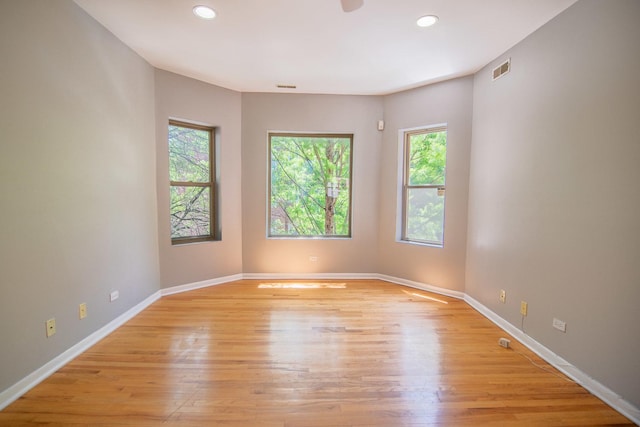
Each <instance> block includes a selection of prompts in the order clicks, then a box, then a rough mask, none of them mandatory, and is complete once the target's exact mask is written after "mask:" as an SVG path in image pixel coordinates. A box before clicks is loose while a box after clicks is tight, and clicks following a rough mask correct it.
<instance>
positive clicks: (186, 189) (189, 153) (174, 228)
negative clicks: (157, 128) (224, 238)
mask: <svg viewBox="0 0 640 427" xmlns="http://www.w3.org/2000/svg"><path fill="white" fill-rule="evenodd" d="M213 135H214V132H213V128H211V127H206V126H199V125H194V124H190V123H182V122H177V121H173V120H171V121H169V180H170V199H171V212H170V213H171V242H172V243H174V244H177V243H190V242H198V241H204V240H214V238H215V237H216V236H215V218H214V214H213V213H214V208H213V200H215V197H214V194H213V192H214V182H213V180H214V176H215V173H214V170H213V169H214V164H215V163H214V159H213V151H214V150H213V147H214V140H213Z"/></svg>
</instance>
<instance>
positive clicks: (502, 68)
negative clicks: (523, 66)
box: [493, 58, 511, 80]
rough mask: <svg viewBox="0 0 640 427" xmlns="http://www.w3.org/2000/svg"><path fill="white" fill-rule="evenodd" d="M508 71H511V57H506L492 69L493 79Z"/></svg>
mask: <svg viewBox="0 0 640 427" xmlns="http://www.w3.org/2000/svg"><path fill="white" fill-rule="evenodd" d="M509 71H511V58H509V59H507V60H506V61H504V62H503V63H502V64H500V65H498V66H497V67H496V68H494V69H493V80H497V79H499V78H500V77H502V76H504V75H505V74H507V73H508V72H509Z"/></svg>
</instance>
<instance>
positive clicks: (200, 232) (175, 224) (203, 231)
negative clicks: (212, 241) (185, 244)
mask: <svg viewBox="0 0 640 427" xmlns="http://www.w3.org/2000/svg"><path fill="white" fill-rule="evenodd" d="M210 198H211V190H210V188H209V187H180V186H172V187H171V238H177V237H201V236H209V235H211V212H210V209H209V206H210V205H209V203H210Z"/></svg>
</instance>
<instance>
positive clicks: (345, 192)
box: [269, 133, 353, 237]
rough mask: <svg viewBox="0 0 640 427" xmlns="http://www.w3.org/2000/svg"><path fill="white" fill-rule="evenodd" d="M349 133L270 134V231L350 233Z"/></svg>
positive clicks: (293, 234) (284, 233)
mask: <svg viewBox="0 0 640 427" xmlns="http://www.w3.org/2000/svg"><path fill="white" fill-rule="evenodd" d="M352 145H353V135H343V134H341V135H307V134H289V133H287V134H283V133H271V134H269V153H270V156H269V160H270V173H269V189H270V194H269V200H270V202H269V236H271V237H349V236H351V164H352V163H351V160H352V154H351V152H352Z"/></svg>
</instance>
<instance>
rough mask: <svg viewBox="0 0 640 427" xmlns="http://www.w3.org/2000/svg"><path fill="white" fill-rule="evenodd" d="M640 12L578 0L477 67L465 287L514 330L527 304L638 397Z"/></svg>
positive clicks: (544, 328)
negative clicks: (497, 71) (503, 71)
mask: <svg viewBox="0 0 640 427" xmlns="http://www.w3.org/2000/svg"><path fill="white" fill-rule="evenodd" d="M638 18H640V2H638V1H634V0H618V1H615V2H602V1H596V0H581V1H579V2H578V3H576V4H575V5H574V6H572V7H571V8H569V9H568V10H566V11H565V12H564V13H562V14H561V15H559V16H558V17H557V18H556V19H554V20H552V21H551V22H550V23H548V24H547V25H545V26H544V27H542V28H541V29H540V30H538V31H537V32H536V33H534V34H533V35H531V36H530V37H528V38H527V39H525V40H524V41H523V42H521V43H520V44H518V45H517V46H516V47H514V48H513V49H512V50H510V51H508V52H506V53H505V54H504V55H502V56H501V57H500V58H497V59H496V61H494V62H493V63H491V64H489V65H488V66H487V67H485V68H484V69H483V70H481V71H480V72H478V73H477V74H476V76H475V80H474V104H473V145H472V156H471V180H470V201H469V205H470V206H469V232H468V252H467V272H466V292H467V293H468V294H469V295H471V296H472V297H473V298H475V299H477V300H479V301H481V302H482V303H483V304H484V305H486V306H487V307H489V308H490V309H491V310H493V311H495V312H496V313H498V314H499V315H500V316H502V317H503V318H505V319H506V320H508V321H509V322H511V323H512V324H513V325H516V326H518V327H519V326H520V322H521V317H520V314H519V304H520V301H521V300H526V301H527V302H528V303H529V315H528V316H527V317H526V319H525V321H524V330H525V332H526V333H527V334H528V335H530V336H531V337H533V338H534V339H535V340H537V341H538V342H540V343H542V344H543V345H545V346H547V347H548V348H550V349H551V350H553V351H554V352H555V353H556V354H558V355H560V356H562V357H563V358H565V359H567V360H568V361H569V362H571V363H572V364H574V365H575V366H576V367H578V368H579V369H581V370H582V371H584V372H585V373H587V374H588V375H590V376H592V377H593V378H595V379H596V380H598V381H599V382H601V383H602V384H604V385H606V386H607V387H609V388H611V389H612V390H614V391H616V392H617V393H619V394H620V395H622V397H623V398H625V399H626V400H627V401H629V402H631V403H633V404H634V405H636V406H640V356H639V354H640V335H639V334H638V332H637V325H638V324H640V310H639V309H638V307H637V304H638V301H640V263H639V262H638V258H639V256H640V222H639V219H640V190H639V187H638V185H639V183H640V126H639V125H638V119H639V118H640V80H639V76H640V55H639V54H638V52H639V50H638V49H639V48H638V46H639V43H640V26H639V25H638ZM508 57H511V58H512V71H511V73H510V74H507V75H505V76H504V77H502V78H501V79H499V80H497V81H495V82H492V81H491V69H492V68H493V67H495V66H496V65H497V64H498V63H500V62H501V61H503V60H504V59H505V58H508ZM500 289H505V290H506V291H507V303H506V304H504V305H503V304H500V303H498V292H499V290H500ZM554 317H557V318H559V319H561V320H563V321H566V322H567V332H566V333H562V332H559V331H557V330H554V329H553V328H552V327H551V324H552V319H553V318H554Z"/></svg>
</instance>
